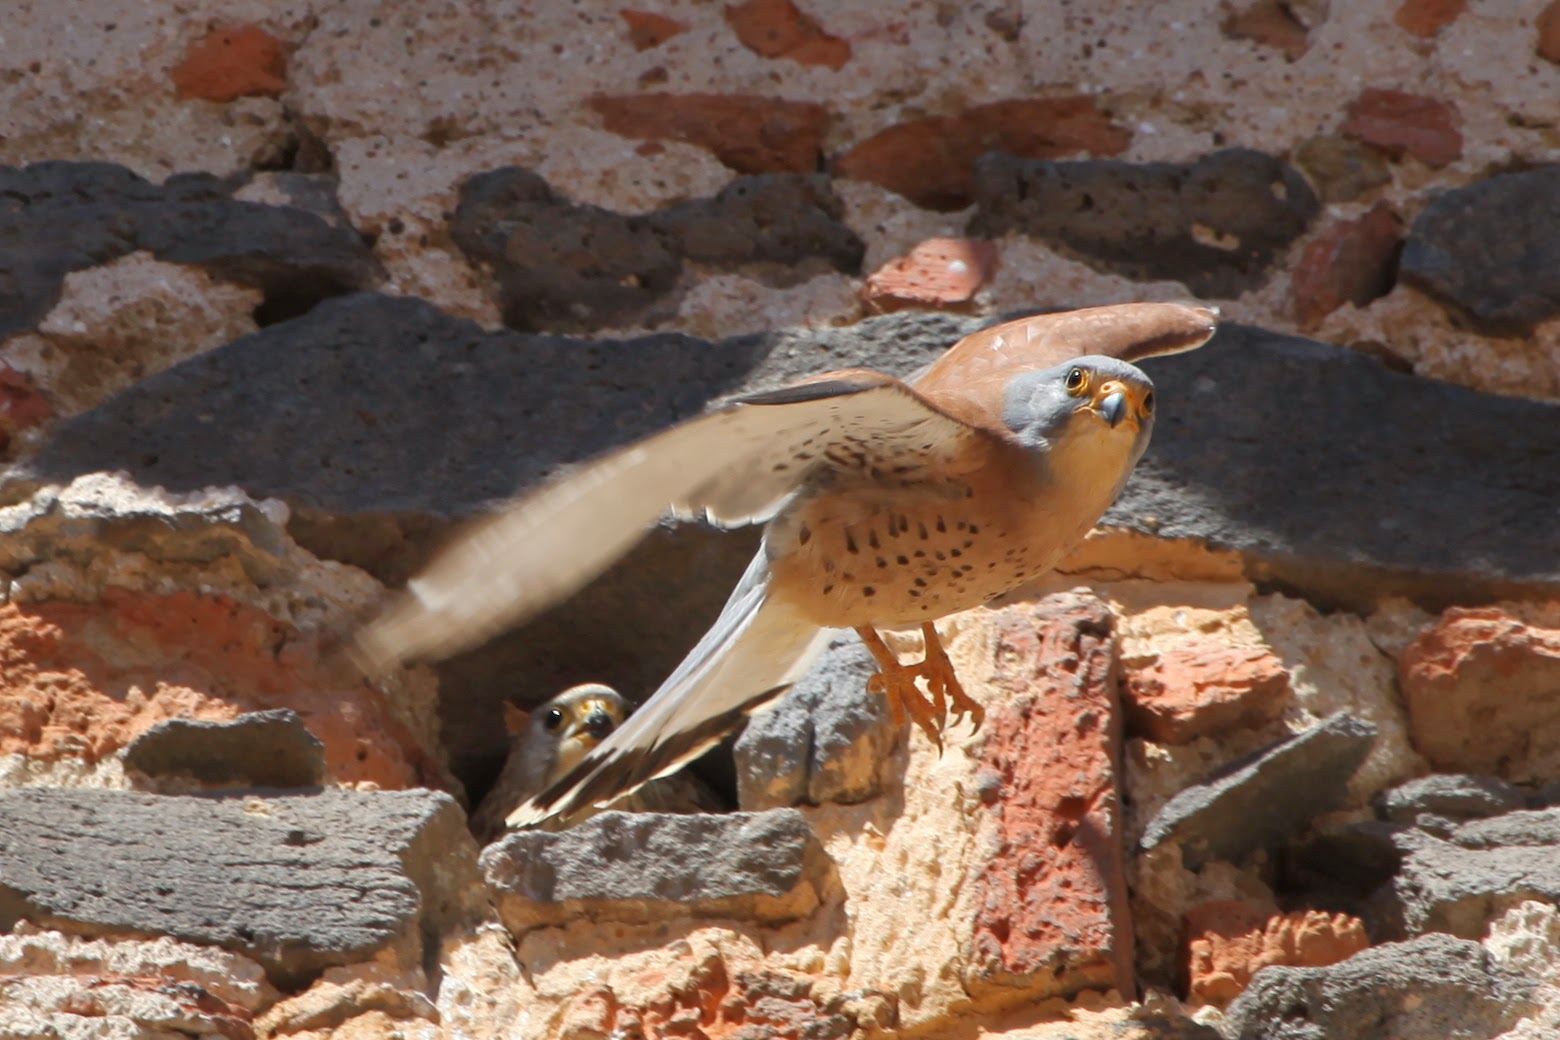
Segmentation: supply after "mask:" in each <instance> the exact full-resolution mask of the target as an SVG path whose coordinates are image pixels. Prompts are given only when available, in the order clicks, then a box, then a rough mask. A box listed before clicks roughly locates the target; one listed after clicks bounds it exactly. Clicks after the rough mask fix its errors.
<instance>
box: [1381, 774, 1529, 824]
mask: <svg viewBox="0 0 1560 1040" xmlns="http://www.w3.org/2000/svg"><path fill="white" fill-rule="evenodd" d="M1378 805H1379V808H1380V811H1381V815H1382V816H1384V817H1386V818H1387V819H1389V820H1392V821H1393V822H1395V823H1416V822H1418V823H1419V825H1420V826H1424V825H1425V822H1427V821H1426V818H1427V817H1428V818H1429V819H1430V820H1431V821H1434V822H1435V823H1436V825H1437V826H1439V825H1440V824H1441V823H1442V821H1445V822H1455V821H1458V820H1469V819H1476V818H1480V817H1485V816H1496V815H1499V814H1500V813H1505V812H1510V811H1512V810H1513V809H1520V808H1522V806H1523V797H1522V793H1521V792H1520V791H1518V790H1517V789H1516V788H1514V787H1512V786H1511V785H1510V784H1508V783H1506V781H1504V780H1502V779H1500V778H1499V777H1496V776H1470V775H1468V774H1466V773H1433V774H1431V775H1430V776H1422V777H1419V778H1417V779H1414V780H1410V781H1408V782H1407V783H1404V784H1399V785H1398V786H1397V787H1394V788H1393V789H1392V790H1390V791H1385V792H1383V793H1382V794H1381V796H1380V798H1379V799H1378Z"/></svg>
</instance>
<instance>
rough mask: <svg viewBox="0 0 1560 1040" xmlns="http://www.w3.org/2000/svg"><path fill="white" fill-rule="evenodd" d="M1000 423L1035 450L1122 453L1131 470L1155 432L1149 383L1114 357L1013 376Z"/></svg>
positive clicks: (1076, 361) (1075, 361)
mask: <svg viewBox="0 0 1560 1040" xmlns="http://www.w3.org/2000/svg"><path fill="white" fill-rule="evenodd" d="M1002 420H1003V422H1004V423H1006V424H1007V427H1008V429H1010V430H1012V431H1013V433H1014V435H1015V436H1016V437H1017V438H1018V440H1019V441H1020V442H1021V443H1023V444H1024V445H1026V446H1028V447H1031V448H1034V449H1036V450H1038V451H1046V452H1049V451H1053V450H1054V449H1056V448H1058V447H1059V446H1060V445H1062V444H1063V443H1065V442H1072V441H1074V440H1075V439H1081V440H1082V441H1084V442H1087V443H1089V444H1091V445H1096V446H1098V447H1101V448H1104V447H1106V446H1109V447H1113V448H1117V449H1125V451H1126V455H1127V458H1128V460H1129V461H1128V468H1129V469H1130V467H1131V465H1132V464H1134V463H1136V462H1137V460H1138V457H1139V456H1141V455H1142V454H1143V449H1144V448H1146V447H1147V446H1148V438H1149V435H1150V433H1152V431H1153V428H1154V384H1153V382H1152V381H1151V380H1150V379H1149V378H1148V376H1146V375H1144V374H1143V372H1142V371H1141V370H1140V369H1138V368H1137V367H1136V366H1134V365H1131V364H1128V363H1127V362H1125V361H1122V360H1119V359H1117V358H1110V357H1101V356H1099V355H1089V356H1086V357H1080V358H1074V359H1073V360H1071V361H1068V362H1067V363H1066V364H1062V365H1057V366H1055V367H1053V368H1044V369H1038V370H1036V371H1033V372H1025V373H1023V374H1021V375H1018V376H1016V377H1014V378H1013V380H1012V381H1011V382H1009V383H1008V387H1007V392H1006V395H1005V397H1004V400H1003V405H1002Z"/></svg>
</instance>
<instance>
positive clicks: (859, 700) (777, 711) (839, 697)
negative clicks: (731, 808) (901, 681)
mask: <svg viewBox="0 0 1560 1040" xmlns="http://www.w3.org/2000/svg"><path fill="white" fill-rule="evenodd" d="M876 672H877V663H876V662H875V661H874V660H873V658H872V655H871V654H870V653H868V652H867V648H866V647H865V646H863V645H862V643H861V640H860V639H858V638H856V636H855V635H854V634H850V635H845V636H840V637H838V638H836V639H834V640H833V641H832V642H831V643H830V644H829V646H828V648H827V649H825V650H824V652H823V654H822V656H821V657H819V659H818V663H817V664H816V665H814V666H813V668H812V670H811V671H810V672H808V674H807V676H806V677H805V678H803V679H802V681H801V682H799V683H797V684H796V685H795V686H794V687H792V688H791V690H790V691H789V692H788V693H786V695H785V696H784V697H782V698H781V699H780V703H779V704H777V705H776V706H775V707H774V708H773V709H772V710H770V711H766V712H762V713H760V714H758V715H755V716H753V718H752V719H750V720H749V721H748V724H747V728H746V729H745V730H744V731H743V733H742V736H741V737H739V738H738V739H737V742H736V746H735V748H734V749H733V753H734V755H735V757H736V768H737V803H738V804H739V805H740V806H741V807H742V808H744V809H749V810H757V809H770V808H774V807H775V806H784V805H804V804H806V805H822V804H824V803H826V802H840V803H844V804H851V803H854V802H860V801H864V800H866V799H868V798H871V797H872V796H873V795H875V794H877V793H878V790H879V788H880V783H879V780H880V777H879V771H880V769H881V768H882V763H883V760H884V759H885V758H886V757H887V756H888V755H889V753H890V751H891V750H892V749H893V746H894V744H895V742H896V741H897V740H898V739H899V735H900V733H901V729H900V728H899V727H896V726H894V725H893V722H892V713H891V711H890V709H889V707H888V705H887V702H886V701H885V700H884V698H883V696H882V695H881V694H876V693H871V692H869V691H868V690H867V680H868V679H870V678H871V677H872V675H873V674H874V673H876Z"/></svg>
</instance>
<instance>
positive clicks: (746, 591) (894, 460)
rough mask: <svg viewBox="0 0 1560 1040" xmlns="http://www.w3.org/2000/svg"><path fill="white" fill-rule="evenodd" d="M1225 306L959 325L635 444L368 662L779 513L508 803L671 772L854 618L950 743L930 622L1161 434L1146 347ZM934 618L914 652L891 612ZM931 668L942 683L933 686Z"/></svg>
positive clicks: (795, 674) (1207, 326) (529, 817)
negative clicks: (553, 766) (914, 366)
mask: <svg viewBox="0 0 1560 1040" xmlns="http://www.w3.org/2000/svg"><path fill="white" fill-rule="evenodd" d="M1216 324H1217V321H1216V314H1215V312H1213V311H1211V310H1209V309H1207V308H1203V307H1200V306H1191V305H1180V304H1126V305H1121V306H1115V307H1098V308H1092V309H1089V310H1082V311H1071V312H1065V313H1061V314H1050V315H1041V316H1038V317H1033V318H1025V319H1021V320H1019V321H1015V322H1008V323H1006V324H1004V325H999V326H995V327H993V328H990V329H986V330H984V331H982V332H979V333H976V334H974V335H972V336H969V337H966V338H965V339H963V340H961V341H960V342H959V343H957V344H955V345H954V346H953V347H952V348H951V349H950V350H949V351H948V352H947V353H946V354H945V355H943V357H942V358H940V359H939V360H938V361H937V362H936V363H935V364H934V365H932V366H931V367H930V368H929V369H928V370H927V371H926V372H925V373H924V374H923V375H922V376H921V377H920V378H919V379H917V380H915V381H914V382H913V384H907V383H904V382H902V381H900V380H898V379H895V378H893V377H891V376H887V375H884V374H882V373H878V372H872V371H867V370H861V369H856V370H849V371H845V372H836V373H829V374H826V375H822V376H818V377H815V378H814V379H809V380H804V381H803V382H801V383H798V384H795V385H793V386H790V387H786V388H783V389H780V390H777V391H774V392H771V393H767V394H758V395H754V396H752V397H749V398H746V399H743V400H742V401H738V402H735V403H733V404H731V405H729V406H727V407H725V408H723V409H720V410H717V411H715V412H713V413H711V414H709V415H707V416H704V417H702V418H700V419H695V420H691V421H689V422H687V423H683V424H682V425H680V426H676V427H673V428H672V429H670V430H667V431H665V432H664V433H661V434H658V435H656V436H653V437H650V438H648V439H646V440H644V441H641V442H639V443H638V444H635V445H630V446H629V447H627V448H623V449H620V450H618V451H616V452H613V453H611V454H609V455H606V456H604V457H602V458H601V459H600V460H598V461H597V462H595V463H593V464H591V465H588V466H586V467H584V468H583V469H581V470H579V471H577V472H576V473H574V474H573V475H571V476H570V477H568V478H567V479H565V480H562V481H559V482H557V483H555V484H553V485H551V486H549V487H547V488H544V489H542V490H541V491H538V492H536V493H534V494H532V495H530V496H528V497H527V498H524V499H522V500H521V501H520V502H519V503H517V504H516V505H515V506H514V507H512V508H511V509H509V510H507V511H506V512H504V513H502V514H500V515H499V516H498V517H496V518H494V519H493V520H491V521H489V522H488V523H486V524H484V525H480V526H478V527H477V528H476V529H475V530H474V531H473V532H472V533H471V534H469V535H468V536H467V537H466V538H465V539H463V540H460V541H458V542H457V543H456V544H455V545H454V546H453V547H452V548H451V549H450V550H449V551H447V552H446V553H445V554H444V555H443V556H442V557H440V558H439V559H438V560H436V561H435V562H434V564H433V565H432V566H431V567H429V569H428V570H427V571H426V572H425V573H424V574H422V575H420V576H419V577H418V578H417V579H415V580H414V581H413V582H412V583H410V584H409V586H408V588H409V591H410V595H409V596H407V597H405V598H403V599H402V600H401V601H400V602H399V603H398V604H397V605H396V606H395V607H394V608H392V610H390V611H389V612H387V613H386V615H385V616H384V617H382V618H381V619H380V620H378V621H376V622H375V623H374V624H373V625H372V626H370V627H369V628H368V629H367V630H366V631H365V632H364V633H362V634H361V636H360V639H359V648H360V650H361V652H362V654H363V656H364V658H365V659H366V660H367V661H368V662H369V663H371V664H373V665H376V666H382V665H383V664H384V663H386V662H389V661H392V660H404V659H408V658H412V657H419V656H428V655H443V654H447V653H452V652H454V651H456V650H458V649H461V648H463V647H465V646H469V645H472V644H473V643H475V642H478V641H480V640H481V639H483V638H485V637H486V636H488V635H491V634H492V633H493V632H495V631H497V630H498V629H499V628H501V627H503V626H504V625H506V624H513V623H516V622H518V621H520V620H523V619H524V618H525V617H528V616H530V615H532V614H534V613H535V612H536V611H538V610H540V609H542V608H544V607H546V606H548V605H550V604H552V603H555V602H557V601H558V600H559V599H561V598H562V597H564V596H566V595H568V594H569V593H571V592H573V591H574V590H575V589H577V588H579V587H580V586H581V585H583V584H585V583H586V582H587V581H589V580H590V579H591V578H592V577H594V576H595V575H596V574H598V573H600V572H601V570H603V569H604V568H605V567H606V566H607V565H609V564H610V563H611V562H612V561H613V560H614V559H616V558H618V557H619V556H620V555H622V553H624V552H626V551H627V550H628V548H630V547H631V546H632V545H633V544H634V543H635V542H636V541H637V540H638V539H639V538H640V537H642V536H643V533H644V531H645V530H646V529H647V528H648V526H649V525H650V524H651V523H653V522H654V521H655V519H656V518H657V517H658V516H660V515H661V514H662V513H663V512H664V511H667V510H668V509H669V510H670V511H671V512H673V513H674V514H676V515H680V516H699V517H702V518H704V519H706V520H709V521H711V522H713V523H716V524H720V525H723V526H735V525H737V524H744V523H752V522H759V521H767V523H768V526H767V528H766V531H765V539H764V546H763V548H762V549H761V550H760V552H759V555H758V556H757V557H756V558H755V559H754V561H753V563H752V565H751V566H750V567H749V568H748V571H747V573H746V574H745V575H744V576H743V579H742V581H741V582H740V583H739V584H738V586H737V588H736V589H735V590H734V591H733V593H732V595H731V598H730V599H729V600H728V601H727V604H726V607H725V609H724V610H723V611H722V613H721V616H720V617H719V618H718V619H717V620H716V623H715V625H714V626H713V627H712V628H711V630H710V631H709V632H708V633H707V634H706V635H705V636H704V638H703V639H701V640H700V641H699V643H698V645H696V646H695V647H694V649H693V650H692V651H691V652H690V653H689V654H688V656H687V658H686V659H684V661H683V663H682V664H680V665H679V666H678V668H677V669H676V670H675V671H674V672H673V673H672V675H671V676H670V677H669V678H668V679H667V680H666V681H665V682H664V683H663V684H662V686H661V687H660V689H658V690H657V691H656V692H655V693H654V694H653V695H652V696H651V697H650V698H649V700H647V701H646V702H645V704H644V706H643V707H642V708H641V709H640V710H639V711H638V712H637V713H635V714H634V715H633V716H632V717H631V718H630V719H629V720H628V721H627V722H626V723H625V724H624V725H623V726H622V727H620V728H619V729H618V730H617V731H616V732H615V733H614V734H612V736H611V737H609V738H608V739H607V740H605V741H603V742H602V744H601V745H600V746H599V747H597V748H596V749H594V750H593V751H591V752H590V753H589V754H587V755H586V756H585V758H584V759H583V760H582V761H581V762H580V763H579V764H578V765H577V766H575V767H574V768H573V769H571V770H569V771H567V772H566V773H565V774H564V775H563V776H562V777H561V778H560V779H558V780H556V781H554V782H552V783H551V784H549V785H548V786H547V787H546V788H545V789H544V790H543V791H541V792H540V793H539V794H538V795H536V796H535V797H533V798H532V799H531V800H530V801H529V802H527V803H526V804H525V805H523V806H521V807H520V808H519V809H518V810H516V811H515V812H514V813H512V814H511V815H510V817H509V824H510V825H511V826H521V825H530V824H534V823H536V822H538V821H540V820H543V819H546V818H548V817H551V816H562V817H567V816H570V815H573V814H575V813H578V812H580V811H582V810H584V809H587V808H589V807H590V806H593V805H600V804H604V803H605V802H607V801H610V800H611V799H613V798H615V797H618V796H620V795H621V794H623V793H624V792H625V791H629V790H633V789H634V788H635V787H637V786H638V785H640V784H642V783H644V782H645V781H647V780H650V779H652V778H654V777H656V776H660V775H664V774H665V773H667V772H669V771H671V770H672V769H675V768H676V767H677V766H679V765H680V764H681V763H683V762H686V761H688V760H689V759H690V758H691V757H693V756H694V755H696V754H698V753H699V752H701V751H702V750H704V749H705V748H707V747H708V746H709V745H710V744H712V743H713V742H714V741H716V740H718V739H719V738H720V737H721V736H723V735H724V734H725V733H727V732H729V731H730V730H731V729H732V727H734V726H735V725H736V724H737V722H738V721H739V720H740V719H741V718H742V717H743V716H744V715H746V714H748V713H751V712H753V711H756V710H759V709H761V708H762V707H764V706H766V705H767V704H769V703H770V702H772V701H773V699H774V698H775V697H776V696H777V695H778V693H779V692H781V691H782V690H783V689H784V688H785V687H786V686H787V685H789V684H790V683H791V682H794V681H795V680H796V679H797V678H799V677H800V675H801V674H802V673H803V672H804V671H805V669H806V667H807V665H808V663H809V662H810V660H811V657H812V655H813V653H814V652H815V650H816V648H817V646H818V644H819V642H820V639H819V636H820V634H821V632H822V631H824V630H826V629H827V628H833V627H851V628H855V629H856V630H857V631H858V632H859V633H860V634H861V636H862V638H863V640H864V641H865V642H866V644H867V646H868V647H869V648H870V649H871V650H872V652H873V654H874V655H875V656H876V657H877V660H878V663H879V667H880V669H881V673H880V674H879V675H878V676H877V677H875V678H874V680H873V685H874V688H877V689H881V690H882V691H883V692H884V693H886V694H888V695H889V697H890V700H891V702H892V703H893V705H894V707H895V713H896V717H897V716H900V715H901V714H904V713H908V714H909V715H910V716H911V717H912V718H913V719H914V720H915V721H916V722H917V723H918V724H919V725H920V726H921V727H922V728H923V729H924V730H926V731H927V734H928V736H930V737H932V738H933V739H934V740H940V733H941V728H942V722H941V719H942V715H943V711H944V710H945V708H946V702H947V701H948V700H951V701H952V703H953V706H954V708H955V709H957V710H959V711H961V712H966V713H969V714H972V715H974V716H975V718H976V721H977V723H978V721H979V707H978V705H976V704H975V703H974V702H973V701H972V700H970V699H969V698H968V697H967V696H966V695H965V694H964V692H963V690H962V689H961V688H960V686H959V684H958V681H957V678H956V677H955V676H954V675H953V672H952V667H951V665H949V664H948V661H947V658H946V656H945V655H944V653H943V650H942V647H941V644H940V642H939V641H938V638H937V634H936V630H935V628H934V627H933V626H932V622H933V621H935V619H936V618H938V617H942V616H944V615H946V614H950V613H953V612H955V611H958V610H962V609H966V608H968V607H972V606H976V605H979V604H981V603H984V602H986V601H987V600H988V599H990V598H992V597H994V596H996V595H999V594H1001V593H1004V592H1007V591H1009V590H1010V589H1012V588H1013V587H1015V586H1017V585H1019V584H1022V583H1024V582H1026V581H1028V580H1030V579H1032V578H1034V577H1037V576H1039V575H1041V574H1043V573H1045V572H1046V571H1047V570H1049V569H1050V568H1051V567H1052V566H1053V565H1054V563H1055V561H1056V560H1057V558H1058V557H1060V555H1061V554H1062V553H1063V552H1065V551H1066V550H1067V549H1068V548H1070V547H1071V545H1072V544H1073V543H1074V542H1076V541H1077V539H1079V538H1080V537H1082V536H1083V534H1085V533H1086V532H1087V531H1088V529H1089V528H1090V527H1091V526H1092V525H1093V524H1094V522H1095V521H1096V520H1098V519H1099V517H1100V515H1101V514H1103V513H1104V511H1105V509H1107V508H1108V507H1109V505H1110V503H1111V502H1112V501H1113V500H1114V498H1115V497H1116V495H1117V493H1118V492H1119V491H1120V489H1121V487H1122V485H1123V484H1124V483H1125V481H1126V479H1127V477H1128V475H1129V474H1130V473H1131V470H1132V467H1133V465H1134V464H1135V463H1136V461H1137V459H1138V457H1139V456H1140V455H1141V454H1142V451H1143V449H1144V447H1145V446H1146V445H1147V442H1148V436H1149V432H1150V429H1151V426H1152V385H1151V384H1150V383H1149V381H1148V379H1147V377H1146V376H1144V375H1143V373H1142V372H1140V371H1139V370H1138V369H1136V368H1135V367H1133V366H1132V364H1131V362H1132V361H1134V360H1137V359H1139V358H1143V357H1149V356H1153V355H1156V354H1168V353H1175V352H1178V351H1182V350H1189V349H1192V348H1193V347H1196V346H1199V345H1201V344H1202V343H1203V342H1205V341H1206V340H1207V339H1208V338H1209V337H1210V336H1211V335H1212V334H1213V332H1214V330H1215V328H1216ZM917 622H919V623H920V624H921V628H922V632H923V634H924V636H925V638H926V659H925V660H924V661H923V662H920V663H917V664H914V665H905V664H901V663H900V662H899V661H898V659H897V658H895V657H894V655H893V654H891V653H890V652H889V651H888V650H887V648H886V647H885V646H884V645H883V642H882V640H881V639H880V638H879V637H878V635H877V632H876V628H877V627H878V626H892V625H900V624H906V623H917ZM917 680H924V681H925V682H926V683H927V691H926V693H925V694H922V693H920V691H919V689H918V687H917V686H916V682H917Z"/></svg>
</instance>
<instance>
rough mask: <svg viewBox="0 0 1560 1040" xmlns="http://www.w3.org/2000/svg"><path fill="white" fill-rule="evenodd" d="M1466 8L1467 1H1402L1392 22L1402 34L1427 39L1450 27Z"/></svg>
mask: <svg viewBox="0 0 1560 1040" xmlns="http://www.w3.org/2000/svg"><path fill="white" fill-rule="evenodd" d="M1467 7H1468V0H1403V6H1402V7H1399V8H1398V9H1397V14H1395V15H1393V16H1392V20H1393V21H1394V22H1397V23H1398V26H1399V27H1400V28H1402V29H1403V31H1404V32H1410V33H1413V34H1414V35H1415V36H1423V37H1426V38H1427V39H1428V38H1429V37H1432V36H1434V35H1435V34H1436V33H1438V32H1440V31H1441V30H1442V29H1444V28H1446V27H1447V26H1448V25H1451V24H1452V23H1453V22H1455V21H1456V20H1457V19H1458V18H1459V17H1461V16H1462V13H1463V11H1465V10H1466V9H1467Z"/></svg>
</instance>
